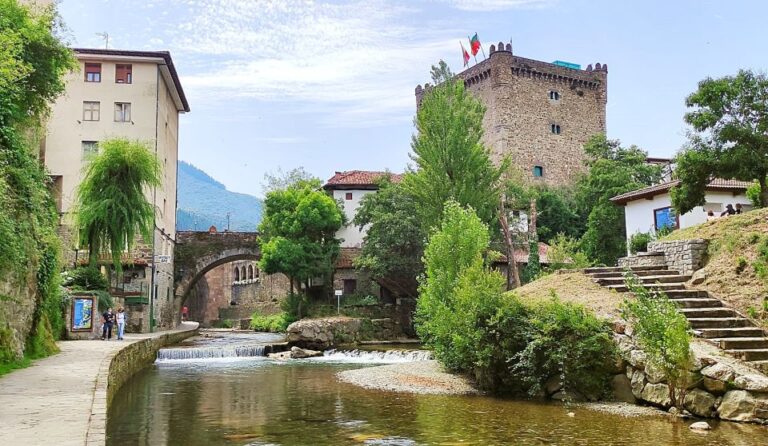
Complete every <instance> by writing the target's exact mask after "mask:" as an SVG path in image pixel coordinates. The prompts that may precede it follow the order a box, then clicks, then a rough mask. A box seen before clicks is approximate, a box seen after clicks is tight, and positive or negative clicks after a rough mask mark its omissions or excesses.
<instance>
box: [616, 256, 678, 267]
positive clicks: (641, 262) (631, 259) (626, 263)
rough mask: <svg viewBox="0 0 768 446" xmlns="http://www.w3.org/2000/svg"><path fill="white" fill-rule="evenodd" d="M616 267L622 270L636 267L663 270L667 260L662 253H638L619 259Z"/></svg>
mask: <svg viewBox="0 0 768 446" xmlns="http://www.w3.org/2000/svg"><path fill="white" fill-rule="evenodd" d="M617 265H618V266H620V267H622V268H631V267H636V266H656V267H659V268H664V267H665V266H667V259H666V257H665V256H664V253H663V252H639V253H637V254H636V255H633V256H627V257H622V258H620V259H619V260H618V263H617Z"/></svg>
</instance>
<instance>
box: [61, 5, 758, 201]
mask: <svg viewBox="0 0 768 446" xmlns="http://www.w3.org/2000/svg"><path fill="white" fill-rule="evenodd" d="M60 12H61V14H62V16H63V18H64V21H65V22H66V24H67V26H68V27H69V29H70V33H71V36H70V40H71V43H72V44H73V45H74V46H80V47H103V46H104V43H103V41H102V40H101V38H100V37H98V36H96V33H97V32H103V31H106V32H108V33H109V35H110V47H111V48H117V49H133V50H169V51H171V55H172V57H173V59H174V63H175V65H176V68H177V70H178V72H179V74H180V77H181V82H182V85H183V87H184V90H185V92H186V94H187V97H188V99H189V102H190V106H191V108H192V112H191V113H189V114H186V115H183V116H182V117H181V124H180V125H181V129H180V133H181V134H180V142H179V157H180V159H183V160H186V161H189V162H191V163H193V164H195V165H196V166H198V167H200V168H202V169H203V170H205V171H206V172H208V173H209V174H211V175H212V176H213V177H214V178H216V179H217V180H220V181H221V182H223V183H224V184H225V185H226V186H227V187H228V188H229V189H230V190H234V191H237V192H244V193H250V194H254V195H261V182H262V178H263V174H264V172H270V171H274V170H275V169H277V168H278V167H281V168H283V169H290V168H293V167H297V166H304V167H305V168H306V169H307V170H308V171H309V172H311V173H313V174H314V175H316V176H318V177H320V178H322V179H327V178H329V177H331V176H332V175H333V173H334V171H337V170H352V169H367V170H382V169H390V170H392V171H398V172H399V171H402V170H403V169H404V168H405V166H406V165H407V163H408V161H409V158H408V153H409V151H410V139H411V135H412V133H413V125H412V121H413V114H414V112H415V99H414V94H413V90H414V88H415V86H416V85H417V84H423V83H424V82H426V81H428V80H429V68H430V65H432V64H434V63H435V62H437V61H438V60H440V59H444V60H446V61H447V62H448V63H449V65H450V66H451V67H452V68H453V69H454V71H460V70H461V68H462V67H461V52H460V47H459V41H460V40H462V41H464V42H465V46H468V45H467V44H466V40H467V35H469V34H472V33H474V32H477V33H478V35H479V37H480V40H481V42H482V43H483V46H484V47H485V49H486V52H487V51H488V46H490V44H491V43H495V42H499V41H503V42H505V43H506V42H509V41H510V39H511V40H512V44H513V49H514V53H515V54H517V55H520V56H523V57H528V58H533V59H538V60H543V61H547V62H551V61H553V60H556V59H559V60H565V61H569V62H574V63H578V64H581V65H582V67H586V65H587V64H590V63H592V64H594V63H596V62H601V63H607V64H608V71H609V73H608V136H609V137H610V138H618V139H620V140H622V142H624V143H625V144H636V145H638V146H640V147H642V148H644V149H646V150H648V151H649V152H650V154H651V155H652V156H664V157H669V156H672V155H673V154H674V153H675V152H676V151H677V150H678V149H679V147H680V146H681V144H682V143H683V141H684V139H685V130H686V127H685V125H684V123H683V121H682V116H683V113H684V112H685V106H684V98H685V96H686V95H687V94H689V93H690V92H692V91H693V90H695V88H696V84H697V82H698V81H699V80H701V79H702V78H704V77H706V76H713V77H717V76H723V75H727V74H734V73H735V72H736V71H737V70H738V69H739V68H752V69H756V70H760V71H764V69H765V68H766V64H768V62H767V59H766V52H765V48H766V43H768V26H766V24H765V17H766V16H768V2H765V1H761V0H754V1H746V0H744V1H739V0H731V1H715V0H701V1H697V0H687V1H683V0H678V1H669V0H665V1H662V0H659V1H655V0H654V1H650V0H649V1H639V0H638V1H616V0H593V1H591V0H445V1H439V0H434V1H375V0H366V1H351V2H346V1H345V2H335V1H332V2H314V1H287V0H285V1H280V0H276V1H256V0H251V1H246V0H242V1H238V0H156V1H141V0H139V1H125V0H121V1H112V0H102V1H97V0H62V1H61V2H60Z"/></svg>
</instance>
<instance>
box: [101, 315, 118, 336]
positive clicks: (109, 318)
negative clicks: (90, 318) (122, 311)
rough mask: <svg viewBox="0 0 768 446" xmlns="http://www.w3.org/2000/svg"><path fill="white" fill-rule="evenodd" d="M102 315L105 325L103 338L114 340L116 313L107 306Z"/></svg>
mask: <svg viewBox="0 0 768 446" xmlns="http://www.w3.org/2000/svg"><path fill="white" fill-rule="evenodd" d="M101 317H102V318H103V319H104V326H103V327H102V329H101V340H102V341H103V340H105V339H109V340H110V341H111V340H112V324H114V322H115V315H114V314H113V313H112V309H111V308H107V311H105V312H104V313H103V314H102V315H101Z"/></svg>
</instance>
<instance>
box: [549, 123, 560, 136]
mask: <svg viewBox="0 0 768 446" xmlns="http://www.w3.org/2000/svg"><path fill="white" fill-rule="evenodd" d="M550 129H551V130H552V133H553V134H555V135H559V134H560V124H552V125H551V126H550Z"/></svg>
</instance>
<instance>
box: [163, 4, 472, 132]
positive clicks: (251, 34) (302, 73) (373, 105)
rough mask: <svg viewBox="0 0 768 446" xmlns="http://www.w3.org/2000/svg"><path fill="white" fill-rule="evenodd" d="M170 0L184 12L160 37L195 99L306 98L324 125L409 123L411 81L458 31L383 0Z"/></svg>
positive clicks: (423, 74) (451, 47)
mask: <svg viewBox="0 0 768 446" xmlns="http://www.w3.org/2000/svg"><path fill="white" fill-rule="evenodd" d="M175 1H176V3H180V4H181V6H183V9H185V10H186V14H185V17H184V18H183V19H181V20H180V21H179V23H178V24H177V25H175V26H171V28H170V30H169V32H168V33H167V35H166V36H164V39H163V40H164V41H165V42H166V43H171V46H172V47H173V48H175V51H180V52H181V53H182V54H184V55H185V57H189V58H191V59H193V60H194V61H195V62H194V65H197V69H195V70H193V71H192V72H188V74H186V75H183V76H182V82H183V84H184V87H185V89H186V90H187V92H188V93H189V94H190V96H191V97H192V98H193V100H194V101H200V100H204V101H218V100H231V99H242V98H256V99H259V100H265V101H279V102H297V103H301V102H307V101H308V102H312V103H315V104H321V105H323V106H324V109H323V112H324V113H323V114H321V115H320V117H321V119H320V121H321V122H323V123H325V124H326V125H331V126H337V125H342V124H343V125H349V124H350V123H353V124H356V125H358V126H359V125H363V126H364V125H380V124H382V123H388V122H393V121H394V122H400V121H403V120H404V119H405V120H410V119H411V116H412V113H413V110H414V108H415V106H414V104H415V99H414V93H413V89H414V87H415V86H416V84H417V83H419V82H423V81H424V80H426V79H428V70H429V66H430V65H431V64H433V63H434V62H436V60H437V58H439V57H440V55H443V54H446V53H450V52H451V51H455V52H456V53H457V54H458V51H459V50H458V49H457V45H458V44H457V43H456V40H457V37H456V36H461V35H463V34H464V33H463V32H460V31H457V30H453V29H451V28H450V27H449V26H445V24H440V26H430V25H429V24H427V23H425V22H424V20H425V19H424V18H423V17H424V16H425V14H422V13H421V11H417V10H414V9H412V8H411V7H409V6H402V5H399V4H392V3H389V2H385V1H352V2H345V3H336V2H334V3H321V2H316V1H266V2H239V1H235V0H175ZM433 25H434V22H433ZM198 62H199V64H198Z"/></svg>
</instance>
